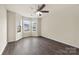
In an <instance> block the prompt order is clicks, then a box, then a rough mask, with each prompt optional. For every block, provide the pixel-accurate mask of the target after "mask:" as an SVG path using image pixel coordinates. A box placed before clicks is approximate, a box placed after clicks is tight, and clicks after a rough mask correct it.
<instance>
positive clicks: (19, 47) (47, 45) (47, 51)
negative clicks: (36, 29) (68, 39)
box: [3, 37, 79, 55]
mask: <svg viewBox="0 0 79 59" xmlns="http://www.w3.org/2000/svg"><path fill="white" fill-rule="evenodd" d="M3 55H79V49H78V48H75V47H72V46H69V45H66V44H63V43H59V42H56V41H54V40H50V39H47V38H44V37H27V38H23V39H21V40H19V41H17V42H12V43H8V44H7V46H6V48H5V50H4V52H3Z"/></svg>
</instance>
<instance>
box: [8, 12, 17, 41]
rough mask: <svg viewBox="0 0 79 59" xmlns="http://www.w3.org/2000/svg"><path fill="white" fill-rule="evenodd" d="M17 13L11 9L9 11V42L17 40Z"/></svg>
mask: <svg viewBox="0 0 79 59" xmlns="http://www.w3.org/2000/svg"><path fill="white" fill-rule="evenodd" d="M15 17H16V14H15V13H14V12H11V11H7V27H8V28H7V31H8V32H7V34H8V35H7V37H8V38H7V40H8V42H12V41H16V27H15V26H16V20H15V19H16V18H15Z"/></svg>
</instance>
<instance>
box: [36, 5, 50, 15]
mask: <svg viewBox="0 0 79 59" xmlns="http://www.w3.org/2000/svg"><path fill="white" fill-rule="evenodd" d="M45 6H46V5H45V4H42V5H41V6H39V5H38V9H37V10H36V13H37V14H38V15H39V16H41V15H42V13H49V11H48V10H43V9H44V8H45Z"/></svg>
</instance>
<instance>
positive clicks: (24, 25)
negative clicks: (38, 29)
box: [23, 19, 30, 31]
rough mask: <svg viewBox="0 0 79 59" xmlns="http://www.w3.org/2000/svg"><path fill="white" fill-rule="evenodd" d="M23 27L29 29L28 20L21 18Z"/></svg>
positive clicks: (25, 29)
mask: <svg viewBox="0 0 79 59" xmlns="http://www.w3.org/2000/svg"><path fill="white" fill-rule="evenodd" d="M23 29H24V31H30V20H27V19H25V20H23Z"/></svg>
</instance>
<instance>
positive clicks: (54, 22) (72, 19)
mask: <svg viewBox="0 0 79 59" xmlns="http://www.w3.org/2000/svg"><path fill="white" fill-rule="evenodd" d="M46 8H47V9H49V10H50V13H49V14H48V15H45V16H44V17H43V18H42V25H41V26H42V27H41V28H42V29H41V31H42V36H44V37H47V38H50V39H52V40H56V41H59V42H62V43H65V44H69V45H72V46H75V47H78V48H79V5H47V7H46Z"/></svg>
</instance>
